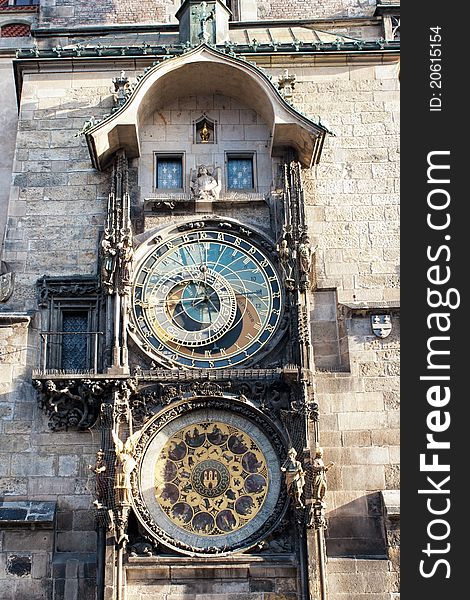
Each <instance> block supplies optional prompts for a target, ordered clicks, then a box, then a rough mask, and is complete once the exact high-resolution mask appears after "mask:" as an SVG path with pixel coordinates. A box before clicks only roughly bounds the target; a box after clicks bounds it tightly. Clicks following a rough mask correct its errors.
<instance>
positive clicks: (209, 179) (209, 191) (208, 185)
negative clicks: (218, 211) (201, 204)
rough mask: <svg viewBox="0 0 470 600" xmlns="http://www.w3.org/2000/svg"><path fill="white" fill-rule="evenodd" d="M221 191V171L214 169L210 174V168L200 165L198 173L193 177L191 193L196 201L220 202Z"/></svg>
mask: <svg viewBox="0 0 470 600" xmlns="http://www.w3.org/2000/svg"><path fill="white" fill-rule="evenodd" d="M214 175H215V177H214ZM220 190H221V177H220V169H219V168H216V169H213V170H212V173H210V172H209V168H208V167H206V166H205V165H199V167H198V169H197V173H196V174H195V175H194V174H193V175H192V177H191V192H192V195H193V196H194V198H195V199H196V200H218V199H219V195H220Z"/></svg>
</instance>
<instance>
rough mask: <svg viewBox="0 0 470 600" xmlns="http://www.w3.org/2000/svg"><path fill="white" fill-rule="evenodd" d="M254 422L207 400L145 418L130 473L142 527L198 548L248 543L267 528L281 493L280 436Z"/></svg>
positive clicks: (166, 539) (222, 549)
mask: <svg viewBox="0 0 470 600" xmlns="http://www.w3.org/2000/svg"><path fill="white" fill-rule="evenodd" d="M229 402H230V401H227V404H229ZM172 410H175V409H174V408H173V409H172ZM259 425H260V424H259V423H254V422H253V421H252V420H251V418H250V417H249V416H248V415H247V414H240V412H239V411H238V412H231V411H227V410H225V409H213V408H209V407H207V406H206V407H204V408H202V409H201V408H198V409H196V410H191V411H189V412H186V410H185V411H184V412H182V413H181V414H180V415H179V416H177V417H176V418H174V419H172V420H170V421H168V420H167V419H162V424H161V425H160V424H157V423H155V424H152V422H150V425H149V426H148V427H147V430H146V431H145V433H144V435H143V438H141V440H142V441H143V440H144V439H145V442H144V443H143V447H142V450H141V453H140V454H139V456H140V458H139V463H138V467H137V468H136V469H135V471H133V474H132V476H131V477H132V479H133V482H134V492H133V493H134V499H135V500H137V503H136V507H137V511H136V514H137V516H138V518H139V519H140V520H141V522H142V523H143V525H144V527H146V528H147V529H148V530H149V531H150V532H152V533H153V534H154V535H156V536H157V538H160V539H162V540H163V542H164V544H165V545H169V546H170V547H176V548H178V549H179V550H183V551H189V552H191V553H192V554H194V553H197V554H200V555H203V554H207V553H210V552H212V551H213V550H214V549H216V551H217V552H221V553H227V552H232V551H235V550H239V549H241V548H246V547H249V546H250V545H253V544H254V543H255V542H256V541H258V540H259V537H260V536H262V535H263V533H264V534H266V532H267V531H269V529H270V528H271V527H272V526H273V525H274V523H275V522H276V521H277V519H278V518H279V517H280V515H281V513H282V511H283V510H284V509H285V506H286V504H285V500H286V498H285V495H284V494H283V486H282V477H281V471H280V469H281V462H280V458H279V447H278V442H279V440H278V439H277V441H276V434H275V433H274V431H273V430H271V429H270V430H269V431H264V430H263V429H262V428H261V427H260V426H259ZM273 434H274V435H273ZM211 549H212V550H211Z"/></svg>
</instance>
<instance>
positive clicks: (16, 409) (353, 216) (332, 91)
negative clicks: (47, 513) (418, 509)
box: [0, 59, 399, 600]
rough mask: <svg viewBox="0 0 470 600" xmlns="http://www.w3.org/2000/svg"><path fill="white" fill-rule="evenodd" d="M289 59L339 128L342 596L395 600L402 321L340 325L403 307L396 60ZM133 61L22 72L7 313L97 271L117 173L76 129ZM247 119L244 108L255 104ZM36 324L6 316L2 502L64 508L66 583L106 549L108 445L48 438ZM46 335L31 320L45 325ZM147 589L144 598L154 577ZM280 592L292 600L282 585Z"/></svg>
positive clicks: (323, 351)
mask: <svg viewBox="0 0 470 600" xmlns="http://www.w3.org/2000/svg"><path fill="white" fill-rule="evenodd" d="M282 60H284V59H278V62H277V63H273V64H272V65H271V66H269V65H266V66H267V67H269V68H270V70H271V73H272V74H273V75H274V76H277V75H278V74H280V73H282V71H283V69H284V68H286V66H288V67H289V69H290V70H291V72H293V73H295V74H296V76H297V79H298V82H297V85H296V88H295V96H294V103H295V105H296V106H297V107H299V108H300V109H301V110H303V111H304V112H306V113H308V114H309V115H310V116H312V118H317V117H318V116H320V117H321V119H322V120H323V121H324V122H328V123H329V126H330V127H331V129H332V130H333V131H334V132H335V134H336V135H335V137H328V139H327V141H326V144H325V148H324V150H323V156H322V160H321V163H320V165H318V166H317V167H314V168H312V169H311V170H310V171H308V172H305V174H304V175H305V176H304V180H305V187H306V201H307V203H308V221H309V227H310V231H311V238H312V243H313V245H317V246H318V247H317V250H316V269H317V281H318V286H319V289H320V290H321V291H319V292H318V294H317V295H316V298H314V303H313V313H312V331H313V336H314V344H315V352H316V360H317V364H318V366H320V367H323V368H324V369H328V368H330V370H331V371H332V372H324V373H319V374H318V375H317V379H316V388H317V401H318V403H319V406H320V414H321V421H320V431H321V444H322V445H323V447H324V449H325V460H326V461H330V460H332V461H334V462H335V463H336V465H335V467H334V468H332V469H331V471H330V473H329V492H328V497H327V501H328V507H329V513H328V518H329V531H328V551H329V554H330V556H332V557H340V558H335V559H334V560H333V559H331V560H330V565H331V567H332V569H333V570H332V571H331V573H332V578H331V592H332V594H333V596H332V600H341V599H342V598H344V600H346V598H347V600H353V599H354V600H355V598H354V595H353V591H351V593H349V592H348V593H347V594H346V593H344V590H345V589H350V590H354V593H356V592H357V597H358V598H359V597H361V598H363V596H361V594H366V593H367V594H371V596H370V598H371V600H379V599H380V600H382V599H385V597H387V598H390V597H391V596H390V595H387V596H386V595H385V591H386V592H387V594H393V593H395V591H396V572H394V571H392V570H391V567H390V563H389V562H388V560H387V558H386V543H385V538H384V535H383V530H382V526H383V515H382V508H381V505H380V495H379V493H378V492H379V490H383V489H396V488H397V487H398V461H399V457H398V444H399V437H398V320H397V319H396V317H395V316H394V317H393V327H394V330H393V333H392V335H391V336H390V337H388V338H386V339H383V340H382V339H378V338H376V337H375V336H374V335H373V334H372V332H371V330H370V321H369V319H368V318H366V317H362V316H358V315H356V314H354V315H351V314H346V315H345V316H344V320H343V321H341V316H342V313H341V312H340V310H339V309H338V308H337V303H340V304H341V303H347V302H365V301H369V302H372V303H373V302H377V303H380V302H384V301H396V300H398V288H397V285H398V273H397V261H398V153H397V147H398V79H397V65H396V63H388V64H387V63H384V64H380V65H377V64H373V63H372V62H367V63H360V64H358V63H351V62H350V63H348V64H346V63H345V62H342V63H341V62H337V63H335V64H331V63H330V64H327V65H324V64H323V65H322V64H318V63H313V62H309V61H308V60H306V59H303V62H302V63H300V62H299V61H297V62H296V63H294V64H292V63H290V64H289V63H287V62H284V63H283V64H282V63H281V61H282ZM100 68H101V67H100ZM120 68H121V65H118V66H117V67H116V68H115V69H114V70H110V71H107V72H105V71H98V70H93V67H90V70H88V71H85V70H84V69H83V70H80V69H77V70H74V71H73V72H72V71H71V72H65V71H63V72H61V71H60V70H59V69H58V68H56V70H54V67H52V68H51V69H50V71H49V72H47V73H30V74H28V75H26V76H25V81H24V87H23V94H22V103H21V112H20V120H19V131H18V137H17V145H16V155H15V165H14V183H15V185H14V187H13V188H12V191H11V196H10V212H9V218H8V230H7V240H6V246H5V253H4V260H6V261H7V262H8V263H9V264H10V265H11V266H12V267H13V269H14V270H15V271H16V275H17V282H16V286H15V292H14V296H13V297H12V299H11V300H10V301H9V302H8V303H7V304H6V305H5V306H4V309H6V310H10V311H24V310H34V309H35V308H36V306H37V305H36V298H35V284H36V280H37V279H38V278H39V277H41V276H42V274H44V273H46V274H47V275H61V274H62V275H72V274H89V275H93V274H95V273H96V270H97V255H98V236H99V232H100V231H101V230H102V228H103V225H104V218H105V210H106V201H107V194H108V187H109V174H108V173H99V172H96V171H95V170H94V169H93V168H92V167H91V164H90V158H89V154H88V149H87V147H86V144H85V141H84V139H83V137H80V136H78V137H77V136H76V133H77V132H78V131H79V130H80V129H81V128H82V126H83V123H84V121H85V120H86V119H88V118H89V117H90V116H91V115H94V116H96V117H99V116H101V115H102V114H103V113H107V112H109V110H110V107H111V106H112V95H111V79H112V77H115V76H116V75H117V74H118V72H119V70H120ZM123 68H124V67H123ZM125 68H126V69H128V70H127V71H126V72H127V73H128V75H129V76H130V77H131V80H132V79H133V77H135V76H136V75H137V74H138V73H140V72H141V71H139V72H138V73H135V72H133V71H132V68H131V65H126V67H125ZM175 110H179V107H178V108H176V107H175ZM236 110H237V111H238V110H240V114H241V110H242V109H240V108H237V109H236ZM219 116H220V115H219ZM238 118H240V115H238ZM234 130H235V129H234ZM149 152H150V153H151V150H149ZM149 156H150V154H149ZM135 162H136V163H138V162H139V161H135ZM134 166H136V165H134ZM239 217H240V218H243V215H239ZM335 290H337V292H336V291H335ZM321 294H323V296H321ZM322 306H323V308H322ZM25 323H26V322H23V323H21V322H19V323H16V324H11V323H10V324H8V323H7V325H8V326H7V327H5V328H2V329H0V334H1V342H2V346H3V347H4V348H5V350H4V358H3V359H2V360H3V363H2V365H1V367H2V369H1V376H2V379H1V383H0V385H1V394H2V396H1V398H0V415H1V417H2V419H1V421H0V423H1V427H2V429H1V434H2V437H1V440H2V446H1V450H0V452H1V460H0V486H1V487H0V494H2V495H3V496H4V497H6V496H8V497H10V498H12V499H15V500H23V499H34V500H44V501H45V500H48V501H57V515H56V534H55V535H56V537H55V544H56V546H55V551H56V561H58V562H56V563H55V564H54V565H53V571H52V572H53V573H55V575H54V578H55V579H54V585H55V586H58V587H57V590H59V588H60V586H64V587H65V585H66V582H67V581H75V580H76V579H77V578H79V577H80V572H82V571H83V577H85V575H86V573H85V571H86V572H87V573H88V575H89V574H90V572H91V570H92V567H91V566H90V567H89V569H88V567H87V568H86V569H85V567H84V566H83V567H79V565H80V564H81V565H86V564H89V563H88V562H87V559H86V557H83V556H82V557H81V558H78V559H76V560H79V563H78V564H77V563H67V561H66V560H65V561H64V560H62V561H61V560H60V556H61V555H63V554H64V553H71V554H74V553H81V554H88V553H93V551H94V548H95V532H94V522H93V518H94V517H93V510H92V504H91V503H92V500H93V488H92V484H90V472H89V469H88V465H89V464H93V463H94V452H95V451H96V449H97V446H96V440H94V439H93V437H92V436H91V435H90V434H89V433H82V434H76V433H73V432H67V433H60V432H59V433H51V432H50V431H49V430H48V428H47V421H46V419H45V417H44V415H43V414H42V413H41V412H40V411H39V409H38V408H37V405H36V399H35V394H34V392H33V389H32V387H31V385H30V381H31V370H30V366H31V365H34V364H36V360H37V359H36V355H35V352H36V348H34V347H32V341H31V340H32V339H33V338H32V337H28V334H27V331H28V329H27V326H26V324H25ZM341 323H342V324H341ZM37 327H39V324H38V323H37V322H33V323H32V329H35V328H37ZM30 330H31V329H30ZM323 343H324V344H326V345H324V346H323V347H322V344H323ZM26 365H29V366H28V367H26ZM336 367H338V368H336ZM340 367H341V368H343V371H342V372H341V369H340ZM335 368H336V370H335ZM3 538H4V542H5V539H7V541H8V540H9V541H8V544H7V546H6V548H7V550H5V552H6V553H7V554H5V555H4V559H3V560H4V563H3V564H4V565H5V564H6V562H7V561H8V554H9V555H11V554H13V555H14V554H15V553H17V554H18V555H22V554H21V553H24V552H25V551H32V552H33V553H35V552H36V550H37V552H38V556H39V554H41V552H44V554H43V555H42V556H43V557H42V558H34V556H33V558H32V561H33V563H32V564H33V570H32V571H31V573H32V574H31V578H32V579H34V575H33V573H39V572H40V573H41V577H43V578H46V579H47V577H49V575H48V574H47V573H48V572H47V570H46V569H47V564H48V559H49V558H50V556H49V555H48V554H47V553H48V552H51V551H52V550H51V546H47V548H44V549H43V550H41V549H40V548H39V546H38V548H36V547H35V548H34V549H33V550H31V549H29V550H28V549H25V547H24V545H21V543H22V542H21V539H22V538H21V536H19V537H18V538H17V539H18V545H17V546H15V545H14V542H13V541H12V536H11V535H10V534H8V535H7V536H6V538H5V533H4V534H3ZM49 542H51V540H49ZM49 542H48V543H49ZM38 543H39V542H38ZM51 543H52V542H51ZM351 555H353V556H361V557H364V556H366V555H367V556H369V557H370V556H374V557H375V559H374V560H376V561H377V562H375V563H373V562H367V561H364V560H362V559H361V560H357V561H355V560H354V559H352V561H351V560H350V559H349V558H347V557H350V556H351ZM377 556H380V557H381V558H380V559H377ZM44 557H45V558H44ZM73 560H75V559H73ZM35 561H36V562H37V564H38V565H39V564H43V565H44V567H43V570H42V571H41V570H35V569H40V567H39V566H37V567H34V564H35ZM41 561H42V563H41ZM67 564H68V565H69V566H68V568H67ZM334 565H336V567H337V570H336V571H335V567H334ZM41 568H42V567H41ZM87 569H88V571H87ZM371 570H372V571H374V575H370V573H371V572H372V571H371ZM351 573H353V574H354V576H353V575H351ZM367 573H369V575H367ZM377 573H382V574H381V575H380V577H378V576H377ZM382 575H383V576H382ZM12 577H16V576H13V575H11V574H8V573H7V572H6V571H5V569H3V570H2V571H0V580H7V581H11V580H12ZM28 577H29V576H28ZM377 577H378V578H377ZM261 578H262V577H261V576H260V579H261ZM85 579H86V577H85ZM255 579H256V578H255ZM14 581H15V582H16V581H17V580H16V579H15V580H14ZM2 584H3V583H2ZM12 586H13V584H11V586H10V587H11V589H12V590H13V591H12V594H13V593H16V592H15V591H14V590H16V589H18V590H19V589H20V587H19V586H20V584H18V585H17V584H16V583H15V586H16V587H15V586H13V587H12ZM21 586H26V584H23V583H21ZM374 586H375V587H374ZM26 587H27V586H26ZM32 587H33V586H32V585H31V586H30V587H29V588H28V589H32ZM141 587H142V589H141V592H139V594H140V597H142V598H143V597H144V596H146V595H147V591H146V590H148V583H143V584H142V586H141ZM385 588H386V590H385ZM252 591H253V592H254V590H252ZM338 591H339V592H341V593H338V596H336V595H334V594H336V592H338ZM274 592H279V593H281V591H280V589H279V590H278V589H277V588H276V590H273V593H274ZM57 593H58V594H59V591H58V592H57ZM241 593H244V592H241ZM270 593H271V592H269V591H267V590H264V591H260V592H259V594H260V595H259V599H258V597H257V598H256V600H269V598H268V596H269V595H270ZM282 593H283V594H284V592H282ZM25 594H26V592H25ZM285 594H288V592H287V591H286V592H285ZM373 594H376V595H375V596H374V595H373ZM261 595H263V598H261ZM255 596H256V594H255ZM255 596H253V597H255ZM14 597H15V600H19V599H20V598H21V596H18V595H17V596H14ZM25 597H26V595H25ZM27 597H28V599H29V600H33V598H34V596H33V595H28V596H27ZM38 597H39V596H38ZM58 597H60V596H58ZM140 597H139V596H136V598H135V600H137V598H138V600H140ZM233 600H237V599H235V598H234V599H233Z"/></svg>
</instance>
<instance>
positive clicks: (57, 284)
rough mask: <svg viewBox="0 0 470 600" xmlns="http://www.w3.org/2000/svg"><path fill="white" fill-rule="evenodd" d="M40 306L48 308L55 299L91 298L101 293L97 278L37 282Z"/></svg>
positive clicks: (44, 278)
mask: <svg viewBox="0 0 470 600" xmlns="http://www.w3.org/2000/svg"><path fill="white" fill-rule="evenodd" d="M36 285H37V293H38V305H39V307H40V308H48V306H49V302H50V301H51V300H53V299H56V298H57V299H61V298H62V299H63V298H89V297H90V296H96V295H98V294H99V293H100V287H99V285H98V281H97V279H96V277H89V276H77V277H73V276H72V277H43V278H42V279H40V280H39V281H38V282H37V284H36Z"/></svg>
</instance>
